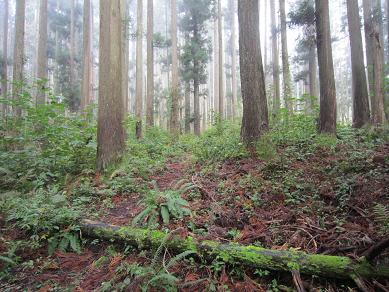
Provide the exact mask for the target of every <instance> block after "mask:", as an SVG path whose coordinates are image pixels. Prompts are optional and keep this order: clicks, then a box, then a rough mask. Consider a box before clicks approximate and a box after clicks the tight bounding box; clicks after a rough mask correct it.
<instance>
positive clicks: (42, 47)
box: [36, 0, 48, 104]
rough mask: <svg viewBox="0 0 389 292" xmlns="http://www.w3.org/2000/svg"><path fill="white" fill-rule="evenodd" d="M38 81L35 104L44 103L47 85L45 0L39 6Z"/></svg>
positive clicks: (41, 0)
mask: <svg viewBox="0 0 389 292" xmlns="http://www.w3.org/2000/svg"><path fill="white" fill-rule="evenodd" d="M36 75H37V76H36V77H37V78H38V79H41V81H40V82H42V83H41V84H40V86H39V87H38V92H37V98H36V102H37V104H43V103H45V99H46V94H45V88H46V85H47V76H48V72H47V0H40V6H39V38H38V58H37V74H36Z"/></svg>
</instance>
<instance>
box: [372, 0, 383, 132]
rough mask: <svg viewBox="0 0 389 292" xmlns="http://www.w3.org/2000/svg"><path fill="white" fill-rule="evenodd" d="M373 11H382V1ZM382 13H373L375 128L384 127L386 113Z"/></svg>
mask: <svg viewBox="0 0 389 292" xmlns="http://www.w3.org/2000/svg"><path fill="white" fill-rule="evenodd" d="M374 4H375V5H374V10H373V11H381V5H380V4H381V1H378V0H375V2H374ZM381 27H382V19H381V12H379V13H373V18H372V33H371V34H370V37H371V38H372V39H373V40H372V41H373V72H374V94H373V96H372V98H371V113H372V123H373V125H375V126H380V125H383V124H384V122H385V112H384V67H383V66H384V53H383V49H384V48H383V40H382V37H381V35H383V34H382V33H381V32H380V30H381Z"/></svg>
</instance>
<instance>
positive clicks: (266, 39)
mask: <svg viewBox="0 0 389 292" xmlns="http://www.w3.org/2000/svg"><path fill="white" fill-rule="evenodd" d="M264 2H265V20H264V22H265V43H264V46H263V48H264V51H265V52H264V54H265V57H264V60H265V61H264V64H263V66H264V72H265V81H266V76H267V64H268V56H267V42H268V35H267V32H268V28H269V27H268V23H267V22H268V14H269V13H268V6H269V0H265V1H264Z"/></svg>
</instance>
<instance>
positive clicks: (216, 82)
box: [213, 20, 219, 114]
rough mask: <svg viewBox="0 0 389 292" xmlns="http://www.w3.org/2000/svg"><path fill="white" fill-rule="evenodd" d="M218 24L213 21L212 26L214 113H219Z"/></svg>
mask: <svg viewBox="0 0 389 292" xmlns="http://www.w3.org/2000/svg"><path fill="white" fill-rule="evenodd" d="M218 40H219V38H218V22H217V20H215V21H214V26H213V45H214V54H213V65H214V71H213V72H214V82H213V85H214V91H213V94H214V100H213V101H214V110H215V113H216V114H218V113H219V42H218Z"/></svg>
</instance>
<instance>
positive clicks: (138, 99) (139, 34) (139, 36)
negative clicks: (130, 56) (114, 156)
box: [135, 0, 143, 139]
mask: <svg viewBox="0 0 389 292" xmlns="http://www.w3.org/2000/svg"><path fill="white" fill-rule="evenodd" d="M136 25H137V31H136V85H135V119H136V130H135V132H136V138H137V139H140V138H141V137H142V107H143V93H142V92H143V88H142V87H143V73H142V71H143V70H142V67H143V48H142V40H143V0H138V2H137V24H136Z"/></svg>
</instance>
